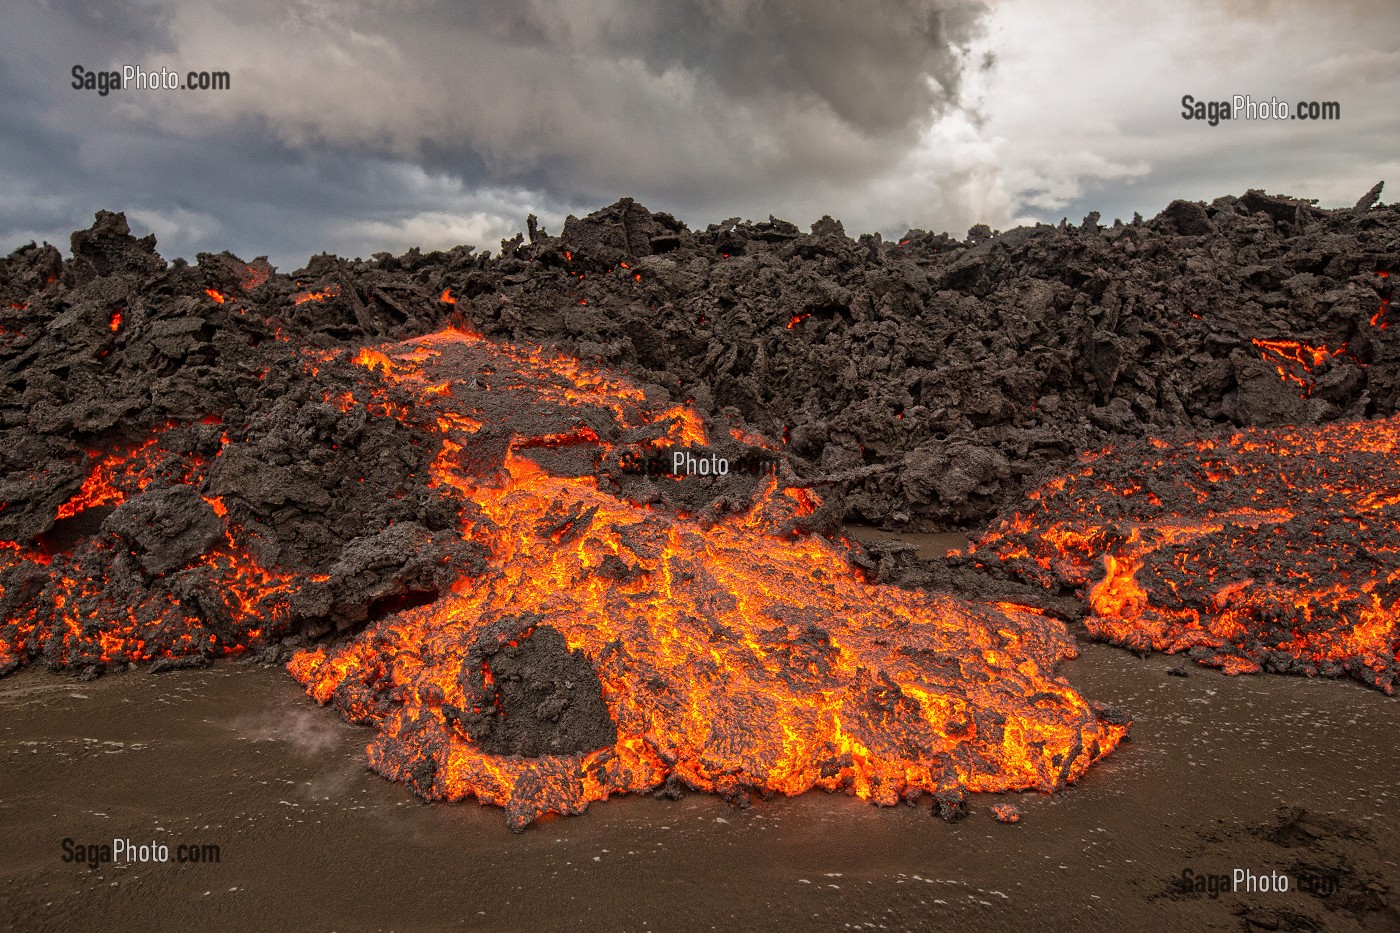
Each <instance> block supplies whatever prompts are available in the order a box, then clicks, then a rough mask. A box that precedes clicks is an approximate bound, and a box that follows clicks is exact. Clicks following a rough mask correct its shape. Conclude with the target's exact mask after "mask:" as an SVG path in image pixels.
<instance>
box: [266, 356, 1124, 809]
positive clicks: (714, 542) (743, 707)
mask: <svg viewBox="0 0 1400 933" xmlns="http://www.w3.org/2000/svg"><path fill="white" fill-rule="evenodd" d="M355 362H356V363H357V364H359V365H361V366H363V367H365V368H366V369H367V370H369V371H371V372H373V373H374V374H375V375H376V376H378V377H379V378H380V379H381V380H382V381H383V384H384V386H385V387H386V388H387V387H389V386H394V387H399V388H408V389H410V390H412V391H414V392H415V393H416V395H417V402H416V404H415V405H414V406H412V408H411V410H408V411H405V412H403V413H402V414H403V416H404V417H409V418H412V419H414V420H415V421H416V422H417V423H419V424H420V425H421V426H422V427H423V428H424V429H425V430H430V431H433V432H436V433H438V434H439V436H440V437H441V452H440V454H439V456H438V457H437V460H436V461H435V463H434V465H433V468H432V469H433V482H434V484H435V485H436V487H437V488H439V489H441V490H443V491H444V492H445V493H447V494H449V495H451V496H453V497H455V498H456V499H457V501H458V502H459V504H460V514H461V534H462V536H463V538H464V539H465V540H466V541H467V542H470V543H472V544H474V545H476V546H477V548H478V553H481V554H484V555H485V558H484V561H483V564H484V566H479V567H476V568H473V569H472V571H471V572H466V571H465V570H464V572H463V573H462V574H461V575H460V576H459V577H458V579H457V582H456V583H455V584H454V585H453V586H452V587H451V592H450V593H448V594H446V595H445V596H444V597H443V598H441V599H439V600H438V601H436V602H434V603H431V604H429V605H425V606H421V607H418V608H414V609H410V610H406V611H403V612H400V613H398V614H396V615H392V616H389V617H387V618H385V619H383V620H381V621H379V622H378V623H375V624H373V625H371V626H370V628H368V629H367V630H366V631H365V632H363V633H362V634H361V635H359V636H358V637H356V638H355V639H353V640H351V641H349V642H345V643H342V644H340V645H338V646H336V647H330V648H327V647H319V648H316V649H315V650H307V651H303V652H301V653H299V654H298V655H297V656H296V657H295V658H294V659H293V661H292V662H291V664H290V669H291V671H292V673H293V675H294V676H295V677H296V678H297V679H298V680H300V681H302V682H303V683H304V684H306V686H307V689H308V692H309V693H311V695H312V696H314V697H315V698H316V699H317V700H319V701H320V702H322V703H334V704H335V705H336V707H337V708H338V709H339V710H340V711H341V712H342V714H343V715H345V716H346V717H347V718H348V719H350V720H352V721H355V722H360V723H365V724H370V725H373V726H375V727H376V728H377V729H378V735H377V737H376V738H375V740H374V741H373V742H372V743H371V745H370V748H369V756H370V762H371V765H372V766H373V767H374V768H375V769H376V770H377V771H379V772H380V773H381V774H384V775H385V776H387V777H390V778H392V779H395V780H401V781H404V782H405V783H407V784H408V785H409V786H411V787H412V788H413V789H414V790H415V791H417V792H418V793H420V794H422V795H423V796H425V797H429V798H445V799H459V798H463V797H467V796H474V797H476V798H478V799H479V800H481V801H482V802H485V803H494V804H498V805H501V806H503V807H505V808H506V810H507V813H508V819H509V822H510V824H511V825H512V827H514V828H517V829H519V828H523V826H525V825H526V824H528V823H529V822H531V821H532V820H534V819H535V818H537V817H538V816H540V815H541V814H544V813H550V812H556V813H577V812H581V811H582V810H583V809H584V808H585V807H586V806H587V805H588V804H589V803H590V802H592V801H594V800H601V799H605V798H606V797H608V796H609V795H611V794H615V793H624V792H635V791H642V790H648V789H652V788H655V787H657V786H659V785H661V784H663V783H666V782H668V781H670V782H673V783H674V782H679V783H681V784H683V785H685V786H688V787H691V788H697V789H702V790H706V791H714V792H717V793H721V794H725V795H728V796H731V797H736V798H740V797H743V796H744V795H746V794H747V793H750V792H753V793H759V794H770V793H781V794H798V793H801V792H803V791H806V790H808V789H811V788H814V787H820V788H823V789H825V790H843V791H846V792H848V793H851V794H854V795H857V796H859V797H862V798H865V799H870V800H874V801H876V802H877V803H881V804H893V803H895V802H897V801H899V800H900V799H901V798H911V797H915V796H918V795H919V794H920V793H923V792H929V793H936V792H949V791H954V792H960V791H961V790H963V789H967V790H974V791H978V790H987V791H994V790H1010V789H1022V788H1037V789H1041V790H1046V791H1049V790H1053V789H1055V788H1058V787H1061V786H1063V785H1064V784H1066V783H1068V782H1070V781H1073V780H1075V779H1076V778H1077V777H1079V776H1080V775H1081V774H1082V773H1083V772H1084V770H1085V769H1086V768H1087V767H1088V766H1089V765H1090V764H1091V763H1092V762H1093V761H1094V760H1095V759H1097V758H1098V757H1100V756H1101V755H1103V754H1106V753H1107V752H1108V751H1110V750H1111V749H1112V748H1113V747H1114V746H1115V745H1116V744H1117V743H1118V741H1119V739H1121V738H1122V736H1123V734H1124V733H1125V731H1126V728H1127V726H1126V723H1125V722H1122V721H1110V720H1109V719H1108V718H1105V717H1104V716H1101V715H1100V714H1099V713H1097V712H1096V711H1095V709H1094V708H1093V707H1091V706H1090V704H1089V703H1087V702H1086V701H1085V700H1084V699H1083V698H1082V697H1081V696H1080V695H1079V694H1078V693H1077V692H1075V691H1074V690H1073V689H1072V688H1070V687H1069V686H1068V685H1067V684H1066V683H1065V682H1064V680H1063V679H1060V678H1057V677H1055V676H1054V673H1053V671H1054V668H1055V666H1056V665H1057V664H1058V662H1059V661H1060V660H1061V659H1063V658H1066V657H1070V656H1072V655H1073V654H1074V648H1073V642H1072V639H1071V638H1070V637H1069V636H1068V634H1067V632H1066V631H1065V629H1064V627H1063V626H1062V625H1061V624H1060V623H1058V622H1056V621H1054V620H1052V619H1050V618H1048V617H1046V616H1044V615H1042V614H1040V613H1037V612H1034V611H1028V610H1024V609H1022V608H1019V607H1012V606H1002V607H993V606H986V605H982V606H978V605H973V604H970V603H968V602H965V601H962V600H958V599H954V598H951V597H946V596H932V595H928V594H924V593H916V592H910V591H905V590H899V589H893V588H889V587H877V586H873V585H871V584H870V583H868V582H866V580H865V578H864V576H863V575H862V574H861V573H860V572H858V571H857V570H855V569H854V568H853V567H852V566H851V565H850V564H849V563H848V562H847V561H846V560H845V558H844V557H843V556H842V553H841V551H840V549H838V547H836V546H835V545H833V544H831V543H828V542H827V541H826V540H824V539H822V538H820V537H817V536H811V535H795V534H788V533H785V529H790V528H791V527H792V526H793V523H794V522H795V521H798V520H800V519H801V518H802V517H803V516H806V515H809V514H810V513H811V512H812V510H813V509H814V508H815V507H816V505H817V504H818V500H817V499H816V497H815V496H814V495H813V494H812V493H811V492H810V491H809V490H806V489H801V488H784V487H783V486H781V485H780V484H779V483H778V482H777V481H776V480H775V479H772V478H769V479H766V480H765V481H761V482H757V483H756V486H755V489H754V490H753V492H752V494H751V495H750V496H749V499H748V501H747V502H746V503H745V504H744V505H743V506H742V508H737V509H735V510H733V511H732V512H731V513H730V514H727V515H723V516H721V517H719V518H718V519H717V520H712V521H701V520H697V519H695V518H691V517H687V516H686V515H685V514H684V513H683V512H681V511H678V510H674V509H669V508H666V507H663V506H660V505H654V506H650V507H648V506H640V505H638V504H636V503H635V502H634V501H632V500H630V499H629V498H628V497H626V496H624V495H620V494H619V492H618V491H617V490H616V489H614V488H609V486H610V484H609V483H608V482H606V481H605V480H604V479H603V478H600V476H599V475H598V472H597V471H596V470H595V469H588V470H577V469H576V470H572V471H570V470H551V469H548V468H546V467H545V466H543V465H542V463H541V462H540V461H539V460H538V459H536V457H537V456H539V455H540V454H541V453H542V452H549V451H557V450H559V449H561V448H572V449H575V450H576V451H578V452H580V453H581V454H582V455H583V456H582V460H583V461H586V462H588V463H590V464H594V465H596V464H602V463H606V462H609V461H611V460H616V459H620V458H623V457H625V456H627V455H632V454H635V453H636V452H637V451H636V450H635V448H638V447H643V448H646V447H661V446H665V445H667V444H676V445H693V444H702V443H704V441H705V431H704V427H703V425H702V424H701V422H700V419H699V418H698V416H696V415H695V413H694V412H693V411H691V410H690V409H688V408H676V407H670V408H662V407H661V406H659V405H651V404H649V403H648V401H647V399H646V395H645V393H644V392H643V391H642V390H641V389H640V388H639V387H637V386H634V385H632V384H631V383H629V382H627V381H625V380H622V379H618V378H615V377H611V376H608V375H606V374H603V373H600V372H597V371H594V370H590V369H588V368H586V367H584V366H582V365H581V364H579V363H578V362H577V361H575V360H570V359H567V358H564V357H557V356H550V355H546V354H543V353H541V352H539V351H530V350H520V349H516V348H511V347H504V346H499V345H495V344H491V343H488V342H487V341H485V340H483V339H482V338H480V337H477V336H475V335H473V334H469V333H466V332H462V331H453V330H449V331H446V332H443V333H439V334H435V335H432V336H430V337H426V338H422V339H420V340H415V341H409V342H407V343H403V344H399V345H396V346H390V347H384V348H380V349H377V350H376V349H366V350H362V351H360V352H359V353H358V354H357V355H356V356H355ZM483 389H484V390H485V391H482V390H483ZM522 413H533V414H534V415H535V416H536V417H535V418H534V419H531V418H529V417H522ZM560 415H567V417H568V418H570V419H573V420H575V421H579V422H586V423H587V425H588V427H583V426H582V425H580V426H579V427H577V428H576V429H573V430H568V431H561V430H560V429H559V427H558V425H557V423H556V421H557V418H558V417H559V416H560ZM503 425H510V426H511V430H510V432H509V433H508V434H505V435H504V436H503V435H502V432H501V427H502V426H503ZM600 436H605V437H613V438H616V441H607V440H600ZM679 482H684V480H679ZM530 658H536V659H546V660H539V661H534V662H532V661H530V660H529V659H530ZM532 663H534V664H537V665H538V666H539V667H540V669H541V670H543V671H544V673H537V674H536V675H535V676H536V677H537V678H538V680H539V683H536V684H532V682H531V674H530V673H529V672H530V670H531V667H530V665H531V664H532ZM522 671H523V673H522ZM561 671H572V673H569V674H567V685H566V684H565V679H566V675H565V674H563V673H560V672H561ZM549 672H552V673H549ZM590 685H592V686H590ZM531 691H534V694H535V695H536V700H537V702H536V703H535V704H534V705H531V704H530V703H526V702H524V701H523V700H522V699H521V698H522V697H525V696H529V695H531ZM587 710H592V712H591V713H589V712H586V711H587ZM570 717H573V718H574V720H576V723H575V725H576V728H573V729H561V727H560V723H561V722H568V721H570Z"/></svg>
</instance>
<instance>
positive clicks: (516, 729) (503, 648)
mask: <svg viewBox="0 0 1400 933" xmlns="http://www.w3.org/2000/svg"><path fill="white" fill-rule="evenodd" d="M462 677H463V681H464V684H465V685H467V686H466V687H465V688H464V692H466V693H467V695H468V696H474V698H475V702H476V704H477V710H473V711H464V712H463V713H462V714H461V726H462V728H463V729H464V731H465V732H466V733H467V735H468V736H469V737H470V738H471V740H472V741H473V742H474V743H475V744H476V745H477V747H478V748H480V749H481V750H482V751H484V752H486V753H488V754H491V755H524V756H527V757H531V758H537V757H539V756H541V755H572V754H579V753H583V752H591V751H593V750H595V749H599V748H610V747H612V746H613V745H614V744H616V742H617V724H616V723H614V722H613V721H612V717H611V716H609V715H608V707H607V704H606V703H604V702H603V685H602V682H601V681H600V680H599V679H598V673H597V672H596V671H595V670H593V665H591V664H590V663H589V662H588V658H587V657H585V656H584V654H583V652H582V651H570V650H569V647H568V645H567V644H565V642H564V636H563V635H561V634H560V633H559V630H558V629H555V628H552V627H550V626H548V625H542V626H538V627H535V626H533V625H528V624H527V627H525V628H524V629H522V630H521V632H520V633H519V634H517V635H516V636H515V637H513V638H511V639H509V640H508V641H506V642H504V643H502V644H499V645H492V646H488V647H486V648H483V649H482V650H480V651H477V652H473V653H472V655H471V657H470V658H469V659H468V661H467V662H466V663H465V665H464V669H463V672H462Z"/></svg>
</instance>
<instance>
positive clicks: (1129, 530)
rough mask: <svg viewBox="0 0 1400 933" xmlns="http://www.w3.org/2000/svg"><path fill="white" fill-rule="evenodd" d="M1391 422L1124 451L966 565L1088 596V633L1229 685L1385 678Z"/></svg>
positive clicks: (1053, 491) (1391, 611) (1399, 499)
mask: <svg viewBox="0 0 1400 933" xmlns="http://www.w3.org/2000/svg"><path fill="white" fill-rule="evenodd" d="M1398 444H1400V419H1397V418H1395V417H1391V418H1386V419H1377V420H1372V421H1359V422H1353V423H1350V424H1331V425H1326V426H1324V427H1315V428H1274V429H1256V430H1249V431H1242V432H1237V433H1232V434H1229V435H1226V436H1221V437H1216V438H1209V439H1203V440H1192V439H1185V438H1177V439H1175V440H1161V439H1151V440H1144V441H1137V442H1126V443H1123V444H1121V445H1117V446H1115V447H1113V448H1112V449H1108V450H1104V451H1100V452H1098V453H1096V454H1092V455H1089V456H1086V457H1084V458H1083V460H1082V461H1081V464H1080V466H1079V468H1078V469H1077V470H1075V471H1074V472H1072V473H1069V474H1067V475H1065V476H1062V477H1059V478H1057V479H1055V480H1052V481H1051V482H1049V483H1047V484H1046V485H1044V486H1042V487H1041V488H1039V489H1037V490H1034V491H1032V492H1031V493H1030V494H1029V497H1028V498H1029V503H1028V505H1027V506H1024V507H1022V508H1021V509H1019V510H1017V511H1016V512H1015V513H1013V514H1011V515H1009V516H1007V517H1006V518H1005V519H1003V520H1002V521H1001V522H999V523H998V524H996V525H995V526H993V528H992V529H991V530H989V531H988V532H987V533H986V534H985V535H983V536H982V537H981V539H980V540H979V541H977V542H976V545H975V547H974V548H973V549H972V553H971V556H970V558H969V560H971V561H972V562H974V563H976V564H977V565H979V566H981V567H983V568H986V569H992V570H995V571H997V572H1004V573H1009V574H1011V575H1013V576H1015V577H1017V578H1019V579H1022V580H1025V581H1029V582H1033V583H1036V584H1038V585H1040V586H1043V587H1046V588H1048V589H1051V590H1059V589H1070V590H1073V591H1075V592H1077V593H1078V594H1079V595H1080V596H1081V597H1083V598H1084V599H1085V600H1086V601H1087V606H1088V618H1087V624H1088V628H1089V631H1090V632H1091V633H1092V634H1093V635H1095V636H1096V637H1099V638H1102V639H1104V640H1107V641H1111V642H1113V643H1115V644H1119V645H1124V646H1126V647H1129V648H1133V649H1135V650H1139V651H1148V650H1155V651H1166V652H1173V653H1174V652H1186V653H1187V655H1188V656H1189V657H1191V658H1192V659H1194V660H1196V661H1199V662H1200V663H1202V664H1208V665H1211V666H1214V667H1219V668H1222V669H1224V670H1225V671H1226V672H1228V673H1231V674H1238V673H1250V672H1255V671H1260V670H1268V671H1279V672H1283V673H1294V674H1307V675H1315V674H1321V675H1326V676H1333V677H1338V676H1350V677H1354V678H1356V679H1357V680H1360V681H1362V682H1363V683H1366V684H1368V685H1370V686H1372V687H1376V688H1378V689H1380V690H1383V691H1384V692H1385V693H1387V694H1390V693H1393V692H1394V688H1395V680H1396V677H1397V674H1400V456H1398V455H1400V450H1397V445H1398Z"/></svg>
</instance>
